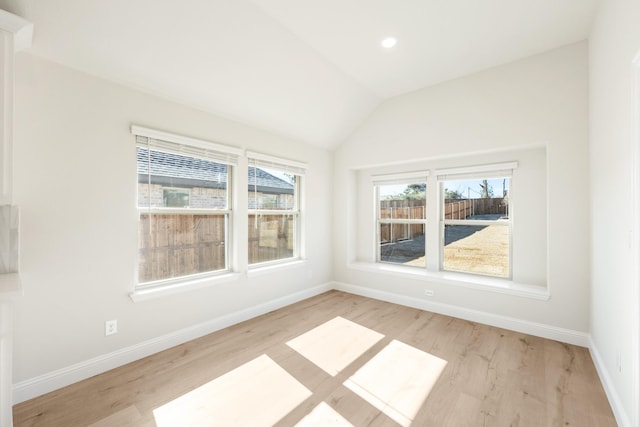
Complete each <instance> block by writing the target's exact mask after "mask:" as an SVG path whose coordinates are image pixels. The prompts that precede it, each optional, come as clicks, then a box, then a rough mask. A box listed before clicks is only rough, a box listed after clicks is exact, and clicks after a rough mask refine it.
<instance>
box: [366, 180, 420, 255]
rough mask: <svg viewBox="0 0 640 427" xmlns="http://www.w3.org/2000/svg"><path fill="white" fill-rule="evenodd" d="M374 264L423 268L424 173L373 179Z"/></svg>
mask: <svg viewBox="0 0 640 427" xmlns="http://www.w3.org/2000/svg"><path fill="white" fill-rule="evenodd" d="M374 185H375V193H376V207H377V209H376V211H377V212H376V217H377V221H376V233H377V243H378V244H377V261H378V262H388V263H394V264H404V265H409V266H414V267H425V266H426V259H425V252H426V251H425V247H426V241H425V235H426V225H427V198H426V191H427V173H426V172H421V173H417V174H405V175H398V176H375V177H374Z"/></svg>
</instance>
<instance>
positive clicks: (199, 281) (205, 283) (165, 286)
mask: <svg viewBox="0 0 640 427" xmlns="http://www.w3.org/2000/svg"><path fill="white" fill-rule="evenodd" d="M240 277H241V274H240V273H235V272H228V273H224V274H218V275H215V274H213V275H205V276H204V277H195V278H194V277H189V276H187V277H183V278H178V279H174V280H171V279H169V280H163V281H159V282H156V283H157V284H156V285H148V286H139V287H138V288H136V289H135V290H134V291H133V292H131V293H130V294H129V298H131V300H132V301H133V302H142V301H147V300H151V299H156V298H161V297H166V296H170V295H176V294H181V293H184V292H189V291H194V290H196V289H203V288H208V287H211V286H215V285H217V284H219V283H225V282H230V281H233V280H238V279H240Z"/></svg>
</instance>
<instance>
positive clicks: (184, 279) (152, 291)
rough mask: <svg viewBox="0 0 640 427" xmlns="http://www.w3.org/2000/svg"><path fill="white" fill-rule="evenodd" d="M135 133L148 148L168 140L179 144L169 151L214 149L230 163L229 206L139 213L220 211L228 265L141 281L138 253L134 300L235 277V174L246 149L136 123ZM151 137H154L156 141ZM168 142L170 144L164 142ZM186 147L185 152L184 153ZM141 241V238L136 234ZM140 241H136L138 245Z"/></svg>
mask: <svg viewBox="0 0 640 427" xmlns="http://www.w3.org/2000/svg"><path fill="white" fill-rule="evenodd" d="M131 133H132V134H133V135H134V136H135V137H136V138H135V139H136V140H135V145H136V147H137V146H141V147H144V146H145V144H144V143H141V142H139V141H138V137H145V138H149V139H148V140H147V144H146V148H147V149H154V148H155V145H156V143H158V144H161V145H162V144H163V142H164V141H166V142H168V143H170V144H168V145H174V144H177V145H175V147H171V149H170V150H169V151H171V152H172V153H175V154H184V155H188V156H192V154H191V151H192V150H190V149H189V148H193V147H195V148H197V149H200V150H204V151H203V153H214V157H212V158H211V160H213V161H218V160H217V159H216V157H217V156H215V154H219V155H221V156H222V157H224V158H225V159H224V160H222V163H225V164H227V166H228V169H227V191H226V197H227V200H226V202H227V207H226V209H208V208H174V207H168V208H165V207H150V206H149V207H137V213H138V225H139V218H140V214H141V213H146V214H149V215H154V214H155V215H158V214H189V215H193V214H196V215H216V216H223V217H224V218H225V223H226V226H225V230H224V233H225V248H224V249H225V267H224V268H223V269H220V270H215V271H208V272H203V273H198V274H192V275H185V276H178V277H171V278H167V279H160V280H153V281H149V282H140V279H139V268H138V267H139V260H138V256H136V264H135V269H134V275H135V277H134V282H133V283H134V285H133V291H132V292H131V293H130V296H131V298H132V299H133V300H134V301H140V300H142V299H148V298H146V297H147V296H152V297H155V296H161V295H169V294H175V293H178V292H182V291H185V290H189V289H194V288H200V287H203V286H208V285H206V284H207V283H211V282H212V281H217V282H219V281H221V280H224V279H226V278H229V277H234V275H235V274H236V273H234V271H235V265H233V263H232V260H233V259H234V258H233V256H232V253H233V250H234V248H233V240H232V235H233V216H234V215H233V211H232V206H233V200H234V192H235V186H234V185H233V184H234V174H235V172H236V171H235V169H236V168H237V163H238V162H237V158H238V157H239V156H240V155H242V153H243V150H242V149H240V148H237V147H231V146H227V145H223V144H218V143H215V142H211V141H205V140H202V139H197V138H191V137H187V136H183V135H178V134H174V133H169V132H164V131H159V130H155V129H150V128H146V127H143V126H138V125H132V126H131ZM151 140H154V142H153V143H152V142H151ZM164 145H167V144H164ZM181 151H184V153H181ZM192 157H198V155H197V154H196V155H194V156H192ZM136 241H137V238H136ZM137 246H138V244H136V247H137Z"/></svg>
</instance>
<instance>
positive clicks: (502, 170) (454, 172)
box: [436, 162, 518, 181]
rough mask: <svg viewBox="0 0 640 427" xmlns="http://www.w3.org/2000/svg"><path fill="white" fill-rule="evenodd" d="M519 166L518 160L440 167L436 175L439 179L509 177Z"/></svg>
mask: <svg viewBox="0 0 640 427" xmlns="http://www.w3.org/2000/svg"><path fill="white" fill-rule="evenodd" d="M517 168H518V162H506V163H494V164H490V165H478V166H470V167H462V168H451V169H438V170H436V175H437V176H438V181H448V180H461V179H470V178H477V177H478V176H482V178H509V177H511V176H512V175H513V170H514V169H517Z"/></svg>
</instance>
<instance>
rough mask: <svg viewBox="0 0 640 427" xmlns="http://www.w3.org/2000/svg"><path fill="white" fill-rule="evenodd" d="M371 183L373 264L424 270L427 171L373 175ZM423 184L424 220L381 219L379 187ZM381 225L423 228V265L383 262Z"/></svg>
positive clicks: (425, 255) (425, 254)
mask: <svg viewBox="0 0 640 427" xmlns="http://www.w3.org/2000/svg"><path fill="white" fill-rule="evenodd" d="M371 179H372V182H373V186H374V189H373V193H374V203H375V209H374V211H375V213H374V215H375V262H376V263H380V264H385V265H398V266H402V267H409V268H426V266H427V220H428V214H427V206H428V205H427V204H428V196H427V188H428V187H429V182H428V181H429V171H417V172H407V173H400V174H389V175H373V176H372V177H371ZM421 183H424V184H425V215H424V218H381V209H380V202H381V199H380V187H381V186H384V185H401V184H421ZM383 224H389V225H390V226H391V228H393V225H394V224H401V225H402V224H406V225H407V226H409V227H410V226H411V225H412V224H419V225H422V226H423V229H424V235H425V239H424V257H425V265H424V267H422V266H416V265H403V264H399V263H396V262H391V261H383V260H382V257H381V247H380V246H381V244H382V243H381V240H382V236H381V232H380V228H381V226H382V225H383Z"/></svg>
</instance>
